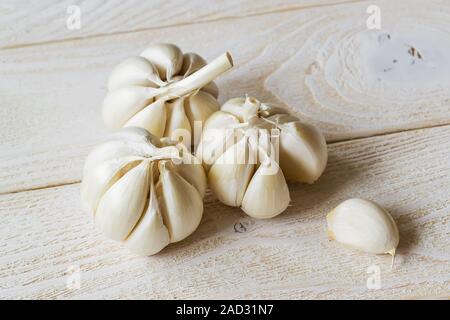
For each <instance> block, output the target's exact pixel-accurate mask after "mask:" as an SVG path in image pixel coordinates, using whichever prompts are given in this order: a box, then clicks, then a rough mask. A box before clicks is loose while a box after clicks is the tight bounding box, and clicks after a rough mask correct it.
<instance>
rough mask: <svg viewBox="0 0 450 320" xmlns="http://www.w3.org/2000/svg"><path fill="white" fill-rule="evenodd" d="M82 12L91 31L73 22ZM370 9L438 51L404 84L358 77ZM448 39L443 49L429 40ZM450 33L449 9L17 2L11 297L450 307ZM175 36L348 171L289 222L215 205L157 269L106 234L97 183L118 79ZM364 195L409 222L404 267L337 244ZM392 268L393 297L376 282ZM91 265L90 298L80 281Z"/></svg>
mask: <svg viewBox="0 0 450 320" xmlns="http://www.w3.org/2000/svg"><path fill="white" fill-rule="evenodd" d="M72 4H75V5H78V6H80V8H81V29H80V30H68V29H67V28H66V19H67V17H68V14H67V13H66V9H67V7H68V6H69V5H72ZM369 4H377V5H378V6H379V7H380V8H381V14H382V15H381V16H382V20H381V21H382V30H381V32H385V33H386V34H388V33H389V34H393V35H395V36H393V37H397V38H398V37H402V36H404V37H405V38H406V39H408V41H410V42H408V44H409V45H411V46H413V45H414V46H416V47H417V50H420V52H421V54H422V55H423V56H424V58H423V61H417V62H418V63H423V64H425V65H423V66H422V67H423V69H418V71H414V70H416V69H414V70H413V69H411V70H412V71H410V69H405V70H406V71H405V75H406V76H410V77H406V78H404V79H406V80H404V81H400V82H399V81H397V82H396V81H395V79H394V80H393V79H392V78H388V77H387V76H386V77H387V78H383V79H382V80H383V81H382V83H384V84H385V86H383V85H381V86H372V85H370V83H369V82H367V81H366V75H364V74H363V75H361V74H358V73H356V74H355V73H354V72H353V73H352V72H351V71H352V70H353V71H354V70H356V69H354V67H355V66H358V65H359V66H360V65H361V64H362V65H363V66H364V61H366V60H364V59H365V56H364V55H363V53H361V52H359V51H358V42H357V39H358V38H357V34H359V33H362V34H364V33H367V32H368V30H367V27H366V20H367V18H368V14H367V13H366V8H367V7H368V5H369ZM408 30H409V31H408ZM430 30H431V31H432V32H433V34H434V35H435V37H434V38H436V39H433V37H427V36H423V35H422V33H425V35H426V34H427V32H430ZM448 30H450V3H449V2H448V1H444V0H442V1H439V0H433V1H419V0H414V1H411V0H410V1H407V0H404V1H400V0H398V1H370V2H365V1H345V0H306V1H295V0H287V1H282V0H275V1H270V0H261V1H238V0H236V1H235V0H232V1H225V0H220V1H197V0H196V1H163V0H154V1H147V2H143V1H137V0H130V1H119V0H90V1H75V0H74V1H56V0H52V1H50V0H47V1H17V0H14V1H13V0H7V1H2V2H1V3H0V142H1V146H0V298H14V299H20V298H39V299H44V298H47V299H48V298H50V299H65V298H89V299H92V298H139V299H140V298H142V299H153V298H212V299H215V298H234V299H242V298H268V299H272V298H277V299H279V298H288V299H290V298H295V299H299V298H304V299H336V298H349V299H354V298H377V299H385V298H401V299H411V298H448V297H449V296H450V237H449V236H450V85H449V83H450V81H448V80H449V79H448V77H450V76H448V77H446V71H447V68H448V66H449V65H450V62H449V60H450V56H448V51H446V49H447V46H449V45H450V42H449V41H447V40H448V38H447V36H448ZM373 32H376V31H373ZM397 38H394V40H395V39H397ZM162 41H164V42H173V43H176V44H178V45H179V46H180V47H181V48H182V50H183V51H194V52H198V53H200V54H201V55H202V56H204V57H205V58H207V59H212V58H214V57H216V56H217V55H219V54H220V53H222V52H224V51H227V50H228V51H231V53H232V55H233V57H234V60H235V68H234V69H233V71H232V72H229V73H227V74H226V75H224V76H223V77H222V78H220V80H219V81H218V84H219V86H220V90H221V95H220V101H221V102H223V101H225V100H227V99H228V98H231V97H234V96H238V95H242V94H245V93H248V94H251V95H254V96H257V97H259V98H260V99H261V100H265V101H269V102H274V103H278V104H281V105H284V106H286V107H288V108H291V110H292V111H293V112H295V113H297V114H298V115H299V116H300V117H302V118H303V119H305V120H306V121H310V122H312V123H314V124H316V125H318V126H319V127H320V128H321V129H322V130H323V131H324V133H325V134H326V137H327V140H328V142H329V155H330V159H329V164H328V167H327V170H326V172H325V173H324V175H323V176H322V178H321V179H320V180H319V181H318V182H317V183H316V184H314V185H312V186H306V185H301V184H290V189H291V193H292V194H291V197H292V199H293V200H292V205H291V206H290V207H289V209H288V210H287V211H286V212H285V213H283V214H282V215H280V216H279V217H277V218H274V219H271V220H266V221H260V220H255V219H251V218H249V217H247V216H245V215H244V214H243V213H242V212H241V211H240V210H238V209H233V208H229V207H226V206H224V205H222V204H220V203H219V202H218V201H217V200H216V199H215V198H214V197H213V196H212V195H211V194H209V193H208V195H207V197H206V199H205V214H204V217H203V220H202V222H201V225H200V226H199V228H198V230H197V231H196V232H195V233H194V234H193V235H192V236H190V237H189V238H188V239H187V240H185V241H182V242H180V243H177V244H173V245H170V246H169V247H167V248H166V249H165V250H163V251H162V252H161V253H160V254H158V255H156V256H153V257H148V258H142V257H137V256H134V255H131V254H129V253H127V252H126V251H125V250H124V249H123V248H122V247H121V246H120V244H118V243H114V242H111V241H109V240H107V239H105V238H104V237H103V236H102V235H101V234H99V232H98V231H97V230H95V228H94V226H93V223H92V220H91V217H90V216H88V215H86V214H85V213H83V212H82V211H81V208H80V200H79V186H80V184H79V182H80V179H81V172H82V166H83V161H84V158H85V157H86V155H87V153H88V152H89V150H90V149H91V148H92V147H93V146H94V145H95V144H96V143H98V142H99V141H100V140H101V139H103V138H104V137H105V136H106V135H107V134H108V132H107V131H106V129H105V128H104V126H103V123H102V120H101V114H100V105H101V101H102V99H103V96H104V95H105V92H106V77H107V75H108V73H109V72H110V70H111V69H112V67H113V66H114V65H116V64H117V63H118V62H120V61H121V60H122V59H124V58H125V57H128V56H131V55H136V54H138V53H139V52H140V51H141V50H142V49H143V48H145V46H146V45H148V44H151V43H156V42H162ZM349 41H350V42H349ZM405 41H406V40H405ZM413 42H414V43H413ZM355 48H356V49H355ZM349 50H352V51H349ZM441 52H446V53H447V56H448V57H447V56H446V55H445V54H440V53H441ZM388 53H389V51H387V53H386V54H388ZM348 57H349V58H348ZM381 57H383V55H381ZM336 61H337V66H338V67H337V68H336ZM333 63H334V64H333ZM358 63H359V64H358ZM447 63H448V65H447ZM369 64H370V62H369ZM333 65H334V66H335V67H334V68H332V66H333ZM422 67H420V68H422ZM427 68H432V71H433V70H436V71H433V72H434V73H433V72H432V73H431V74H427V73H426V71H427V70H428V69H427ZM433 68H434V69H433ZM449 70H450V69H449ZM439 74H441V78H437V77H438V76H439ZM449 75H450V73H449ZM410 79H412V80H414V81H412V80H411V81H410ZM436 79H438V80H439V81H437V80H436ZM397 80H398V79H397ZM350 197H363V198H368V199H372V200H375V201H377V202H379V203H380V204H381V205H383V206H385V207H386V208H387V209H388V210H389V211H390V212H391V213H392V215H393V216H394V218H395V220H396V221H397V223H398V226H399V229H400V236H401V240H400V245H399V248H398V255H397V256H396V260H395V265H394V268H393V269H391V267H390V262H391V261H390V257H389V256H374V255H369V254H363V253H358V252H354V251H351V250H348V249H345V248H343V247H341V246H339V245H338V244H336V243H335V242H330V241H329V240H328V239H327V237H326V221H325V216H326V213H327V212H328V211H330V210H331V209H332V208H333V207H334V206H336V205H337V204H338V203H339V202H340V201H342V200H345V199H347V198H350ZM236 230H237V231H239V232H237V231H236ZM374 265H375V266H378V267H379V268H380V271H381V274H380V279H381V288H379V289H377V290H373V289H368V288H367V286H366V282H367V279H368V278H369V276H370V274H367V270H368V268H369V267H370V266H374ZM77 268H79V274H80V276H81V282H80V288H74V287H71V286H67V283H68V280H69V279H71V278H70V277H71V275H72V271H73V270H76V269H77Z"/></svg>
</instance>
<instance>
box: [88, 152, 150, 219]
mask: <svg viewBox="0 0 450 320" xmlns="http://www.w3.org/2000/svg"><path fill="white" fill-rule="evenodd" d="M143 159H144V158H140V157H132V156H131V157H123V158H119V159H113V160H109V161H105V162H103V163H101V164H99V165H98V166H96V167H95V168H94V170H92V172H86V174H85V175H84V177H85V178H84V179H83V181H82V183H81V199H82V203H83V208H84V209H85V211H89V212H91V213H94V212H95V210H96V209H97V205H98V203H99V201H100V198H101V197H102V196H103V194H104V193H105V192H106V191H107V190H108V189H109V188H110V187H111V186H112V185H113V184H114V183H115V182H117V181H118V180H119V179H120V178H121V177H122V176H123V175H124V174H125V173H126V172H128V171H129V170H130V169H132V168H134V167H135V166H137V165H138V164H139V163H140V162H142V160H143Z"/></svg>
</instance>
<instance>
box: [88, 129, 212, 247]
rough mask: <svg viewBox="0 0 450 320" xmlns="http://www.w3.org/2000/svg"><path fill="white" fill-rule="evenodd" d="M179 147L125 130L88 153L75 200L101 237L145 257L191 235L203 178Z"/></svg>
mask: <svg viewBox="0 0 450 320" xmlns="http://www.w3.org/2000/svg"><path fill="white" fill-rule="evenodd" d="M179 148H182V147H181V146H175V145H174V144H172V143H170V142H168V140H167V139H164V140H160V139H159V138H157V137H155V136H153V135H151V134H150V133H149V132H147V131H146V130H144V129H142V128H137V127H129V128H125V129H122V130H120V131H119V132H118V133H116V134H115V135H113V136H112V138H111V141H108V142H105V143H103V144H101V145H99V146H98V147H97V148H95V149H94V150H93V151H92V152H91V153H90V154H89V156H88V158H87V160H86V163H85V167H84V174H83V181H82V184H81V199H82V203H83V208H84V209H85V210H87V211H89V212H91V213H93V214H94V219H95V224H96V225H97V227H98V228H99V229H100V230H101V231H102V232H103V233H104V234H105V235H106V236H107V237H109V238H111V239H113V240H117V241H124V243H125V246H126V247H127V248H128V249H129V250H130V251H132V252H135V253H137V254H140V255H151V254H155V253H157V252H159V251H160V250H162V249H163V248H164V247H165V246H167V245H168V244H169V243H172V242H177V241H181V240H183V239H184V238H186V237H187V236H189V235H190V234H191V233H192V232H194V231H195V229H196V228H197V226H198V224H199V223H200V220H201V217H202V215H203V201H202V199H203V197H204V195H205V190H206V182H207V181H206V175H205V172H204V169H203V166H202V165H201V163H200V162H199V160H198V159H196V158H195V157H194V156H192V155H191V154H190V153H189V152H188V151H187V149H183V152H182V154H181V155H180V149H179Z"/></svg>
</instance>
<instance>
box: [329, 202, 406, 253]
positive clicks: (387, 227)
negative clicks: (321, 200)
mask: <svg viewBox="0 0 450 320" xmlns="http://www.w3.org/2000/svg"><path fill="white" fill-rule="evenodd" d="M327 222H328V236H329V237H330V238H331V239H333V240H336V241H338V242H340V243H342V244H344V245H345V246H347V247H350V248H353V249H357V250H361V251H364V252H369V253H376V254H382V253H389V254H390V255H392V256H394V255H395V250H396V248H397V245H398V242H399V233H398V228H397V225H396V224H395V221H394V219H392V216H391V215H390V214H389V212H387V211H386V210H384V209H383V208H382V207H381V206H379V205H378V204H376V203H374V202H372V201H368V200H363V199H349V200H346V201H344V202H342V203H341V204H339V205H338V206H337V207H336V208H335V209H334V210H333V211H331V212H330V213H329V214H328V215H327Z"/></svg>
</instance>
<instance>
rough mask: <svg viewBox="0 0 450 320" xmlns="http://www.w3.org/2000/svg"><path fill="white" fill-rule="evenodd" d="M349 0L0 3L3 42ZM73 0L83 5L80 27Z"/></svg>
mask: <svg viewBox="0 0 450 320" xmlns="http://www.w3.org/2000/svg"><path fill="white" fill-rule="evenodd" d="M345 2H354V1H348V0H275V1H274V0H262V1H261V0H259V1H241V0H232V1H230V0H213V1H210V0H209V1H205V0H195V1H182V0H171V1H167V0H151V1H139V0H127V1H122V0H89V1H86V0H84V1H83V0H64V1H58V0H40V1H31V0H19V1H18V0H6V1H2V3H1V4H0V48H1V47H14V46H21V45H28V44H32V43H42V42H49V41H55V40H65V39H73V38H80V37H92V36H98V35H105V34H114V33H123V32H133V31H139V30H143V29H157V28H161V27H167V26H175V25H182V24H192V23H201V22H205V21H215V20H218V19H227V18H231V17H245V16H251V15H260V14H264V13H268V12H277V11H288V10H298V9H302V8H308V7H313V6H323V5H327V4H336V3H345ZM71 6H77V7H78V8H79V10H80V11H79V12H80V15H79V21H80V27H79V28H74V27H70V28H69V27H68V26H67V21H68V20H70V21H71V23H70V25H71V26H73V25H74V23H73V22H74V20H73V19H72V18H73V17H75V16H74V15H73V14H74V12H73V11H70V9H69V11H68V8H69V7H71Z"/></svg>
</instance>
